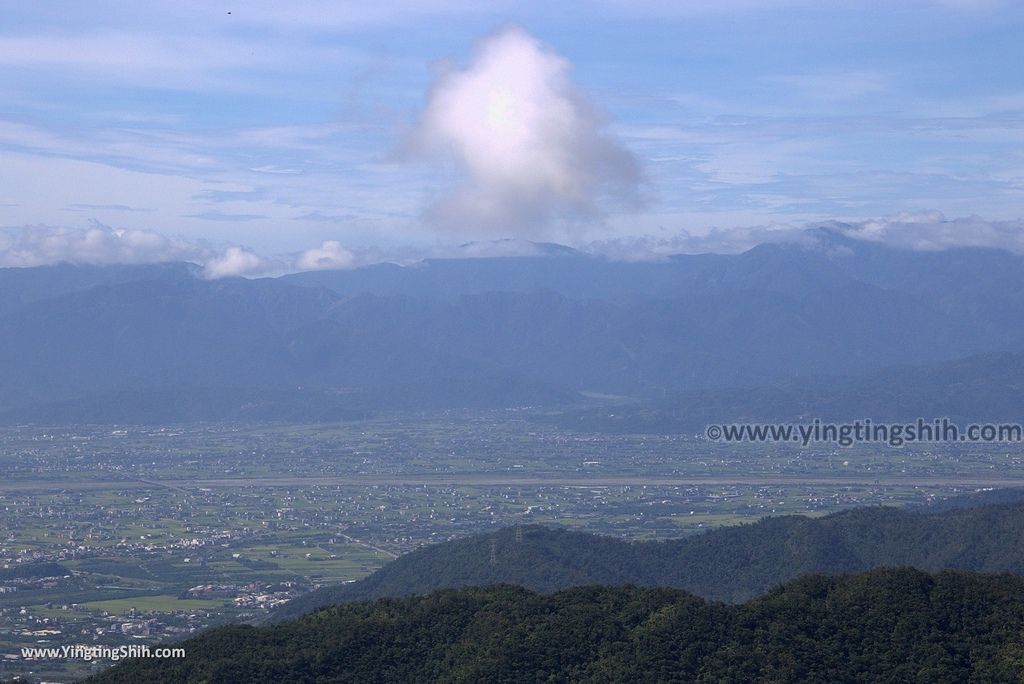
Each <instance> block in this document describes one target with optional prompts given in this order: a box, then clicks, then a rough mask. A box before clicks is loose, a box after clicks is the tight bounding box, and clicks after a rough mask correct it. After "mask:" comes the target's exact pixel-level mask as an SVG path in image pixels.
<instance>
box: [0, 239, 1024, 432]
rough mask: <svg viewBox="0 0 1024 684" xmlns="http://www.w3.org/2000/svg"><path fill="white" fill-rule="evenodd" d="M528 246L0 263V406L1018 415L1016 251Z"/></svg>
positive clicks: (671, 424)
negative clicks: (243, 260) (295, 263)
mask: <svg viewBox="0 0 1024 684" xmlns="http://www.w3.org/2000/svg"><path fill="white" fill-rule="evenodd" d="M547 252H549V253H550V254H549V255H545V256H531V257H500V258H487V259H484V258H472V259H435V260H430V261H427V262H423V263H421V264H418V265H414V266H409V267H398V266H393V265H386V264H382V265H378V266H371V267H367V268H362V269H355V270H351V271H320V272H310V273H301V274H294V275H291V276H285V277H282V278H263V279H258V280H243V279H225V280H217V281H209V280H202V279H200V278H198V277H197V271H196V269H195V268H194V267H191V266H189V265H183V264H162V265H155V266H132V267H120V266H118V267H81V266H70V265H63V266H59V267H45V268H42V269H0V283H3V284H4V285H5V286H6V287H5V289H4V290H3V291H2V300H3V301H2V302H0V397H2V399H0V418H2V419H4V420H7V421H29V422H32V421H44V422H54V421H57V422H67V421H69V420H88V421H90V422H117V421H141V422H160V421H166V420H183V419H206V420H224V419H234V417H236V416H244V415H247V414H248V415H252V416H254V417H256V419H260V420H263V419H282V420H293V419H296V418H298V419H300V420H301V419H303V416H304V415H306V416H308V418H306V419H309V420H322V419H336V418H338V417H343V416H350V415H358V414H360V413H364V412H366V411H374V410H403V409H436V408H455V407H501V406H524V405H546V406H553V405H561V406H567V405H572V404H574V403H575V404H579V402H580V401H581V399H582V396H581V393H600V394H610V395H620V396H628V397H633V398H634V399H637V400H642V401H645V402H646V403H643V404H641V405H640V406H639V407H638V408H636V409H635V410H633V412H632V413H630V412H629V411H625V410H623V411H619V412H618V413H619V415H621V416H627V419H622V420H619V421H609V422H606V423H604V424H605V425H606V426H611V429H618V427H617V426H621V427H622V429H650V428H652V427H658V426H662V427H664V428H665V429H672V430H686V431H689V430H692V429H700V428H701V427H702V426H703V424H705V423H707V422H721V421H725V420H736V419H741V418H753V417H757V416H764V418H765V419H776V418H778V419H781V418H790V417H794V416H799V415H803V414H806V413H807V412H808V410H809V407H813V408H814V410H815V411H825V412H826V413H835V414H836V416H837V417H845V418H860V417H867V416H869V415H870V417H879V418H881V417H893V418H894V417H895V416H894V415H893V414H894V412H895V411H897V409H899V408H902V407H905V406H910V407H911V408H910V409H908V411H909V412H910V413H913V415H914V416H916V415H925V416H934V415H938V414H942V415H951V416H952V415H959V413H961V412H962V411H961V409H962V408H963V407H974V408H975V411H976V412H978V411H982V410H983V409H984V410H985V411H987V412H989V413H990V414H992V415H990V416H986V417H989V418H990V419H991V418H992V416H994V415H995V414H998V415H999V416H1003V415H1015V412H1019V410H1020V409H1021V408H1024V403H1022V397H1021V392H1020V384H1019V383H1017V382H1016V380H1015V378H1017V377H1019V375H1020V369H1021V368H1022V367H1024V366H1022V364H1021V353H1022V352H1024V342H1022V340H1021V334H1020V331H1021V330H1024V260H1022V258H1021V257H1018V256H1016V255H1012V254H1009V253H1005V252H997V251H992V250H978V249H963V250H951V251H946V252H911V251H906V250H896V249H891V248H888V247H884V246H882V245H878V244H873V243H867V242H861V241H855V240H850V239H848V238H845V237H843V236H842V235H840V234H839V233H836V232H834V231H831V232H830V231H817V232H812V233H810V234H809V235H808V236H807V239H806V240H805V241H804V243H802V244H768V245H762V246H760V247H756V248H754V249H752V250H750V251H748V252H745V253H743V254H739V255H694V256H677V257H671V258H668V259H666V260H664V261H661V262H649V263H629V262H612V261H607V260H604V259H601V258H597V257H592V256H587V255H583V254H579V253H575V252H571V251H570V252H562V251H558V250H547ZM965 282H966V283H970V286H969V287H966V286H965V285H964V283H965ZM68 341H71V342H73V343H72V344H68V343H67V342H68ZM998 354H1002V356H997V355H998ZM986 355H987V357H986ZM985 358H990V359H996V361H994V362H986V361H984V359H985ZM985 363H989V366H988V367H985V366H984V364H985ZM993 363H994V366H993V365H992V364H993ZM929 364H930V366H929ZM958 364H959V365H958ZM972 364H982V367H979V368H975V367H974V366H973V365H972ZM904 366H907V367H908V368H902V367H904ZM909 366H915V367H918V368H909ZM958 368H960V370H959V371H958V370H957V369H958ZM979 370H980V371H984V372H980V373H977V372H976V371H979ZM951 371H952V372H953V375H954V376H956V374H957V373H959V376H956V377H953V379H950V378H951V377H952V376H950V372H951ZM972 374H973V375H972ZM834 377H843V378H845V379H843V380H841V381H839V382H835V381H833V380H831V379H830V378H834ZM943 378H945V380H943ZM943 383H944V384H943ZM958 383H959V384H958ZM224 388H234V389H230V390H225V389H224ZM732 388H757V389H756V390H755V391H754V393H753V394H751V393H750V391H749V390H748V389H743V390H736V389H732ZM189 392H194V396H193V406H191V407H182V406H181V405H180V403H181V401H188V393H189ZM129 396H130V397H133V400H132V401H131V402H125V401H117V400H114V401H111V402H110V403H108V404H103V401H104V400H105V399H106V398H112V397H114V398H116V397H129ZM339 397H341V398H342V399H339ZM986 398H987V400H986ZM131 404H134V406H132V405H131ZM104 405H105V406H107V410H98V409H97V407H100V406H104ZM253 406H256V407H262V408H260V409H259V410H257V411H255V412H251V411H249V407H253ZM901 413H902V411H901ZM594 415H595V416H600V415H601V413H600V412H598V413H596V414H594ZM816 415H820V414H816ZM570 420H577V421H583V423H586V422H587V421H588V420H590V419H589V418H588V416H587V414H585V413H584V414H579V415H574V416H571V417H570ZM596 422H598V423H602V422H603V421H601V420H597V421H596ZM659 429H660V428H659Z"/></svg>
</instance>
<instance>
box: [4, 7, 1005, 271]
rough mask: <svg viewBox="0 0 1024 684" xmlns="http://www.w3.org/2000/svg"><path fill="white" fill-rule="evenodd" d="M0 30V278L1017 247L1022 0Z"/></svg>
mask: <svg viewBox="0 0 1024 684" xmlns="http://www.w3.org/2000/svg"><path fill="white" fill-rule="evenodd" d="M0 16H2V17H3V19H2V22H0V266H31V265H37V264H41V263H52V262H55V261H78V262H93V263H110V262H144V261H159V260H167V259H189V260H193V261H198V262H201V263H204V264H205V265H206V270H207V273H208V274H209V275H211V276H212V277H216V276H223V275H255V274H259V273H269V272H279V271H284V270H295V269H310V268H334V267H349V266H354V265H358V264H360V263H366V262H370V261H375V260H378V261H379V260H382V259H392V260H397V259H400V258H402V257H403V256H404V257H408V256H409V255H421V256H422V255H427V256H429V255H434V256H439V255H445V254H449V253H452V250H456V252H455V253H457V246H459V245H463V244H464V243H468V242H478V243H481V244H496V245H498V247H496V248H495V249H504V250H506V251H507V250H510V249H511V250H513V251H514V250H516V249H529V245H530V243H529V242H528V241H554V242H559V243H562V244H569V245H573V246H576V247H579V248H582V249H589V250H590V251H594V252H599V253H604V254H606V255H609V256H613V257H614V258H644V257H645V255H659V254H666V253H671V252H674V251H723V252H729V251H738V250H741V249H744V248H746V247H749V246H750V245H751V244H754V243H756V242H758V241H763V240H766V239H773V237H777V236H783V235H786V234H789V233H790V232H792V231H794V230H799V229H801V228H803V227H806V226H810V225H815V224H819V223H825V222H829V223H831V224H837V223H841V224H843V225H845V226H847V229H848V230H849V231H850V232H851V233H852V234H854V235H855V236H858V237H863V238H865V239H874V240H882V241H890V242H894V243H897V244H900V245H902V246H909V247H916V248H943V247H949V246H957V245H963V244H967V245H971V244H978V245H986V246H996V247H1004V248H1008V249H1013V250H1015V251H1024V237H1022V235H1024V221H1022V217H1024V208H1022V207H1024V69H1022V67H1021V65H1022V64H1024V41H1022V40H1021V38H1020V36H1022V35H1024V3H1019V2H1013V1H1010V0H902V1H901V2H898V3H895V2H882V1H874V0H860V1H856V0H836V1H833V2H821V1H811V0H806V1H805V0H716V1H709V2H695V1H694V2H687V1H685V0H681V1H679V2H653V1H650V0H633V1H626V0H592V1H588V2H583V1H580V2H564V3H552V2H502V1H500V0H499V1H496V2H489V3H480V2H469V1H463V0H439V1H436V2H432V1H430V0H420V1H418V2H407V1H405V0H399V1H396V2H375V3H364V2H347V1H343V0H342V1H336V2H321V1H308V2H302V1H301V0H297V1H296V2H292V3H280V2H264V1H250V2H242V1H239V2H227V3H221V2H217V1H211V0H203V1H202V2H199V1H193V0H178V1H175V2H145V1H139V2H134V3H123V2H110V1H106V0H94V1H92V2H89V3H81V2H74V1H60V0H52V1H47V0H40V1H39V2H22V1H16V0H0ZM489 241H500V242H497V243H491V242H489ZM510 245H511V247H510Z"/></svg>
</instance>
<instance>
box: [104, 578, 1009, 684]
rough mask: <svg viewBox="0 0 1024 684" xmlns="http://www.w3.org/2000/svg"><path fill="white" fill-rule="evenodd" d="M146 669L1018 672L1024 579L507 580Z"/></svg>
mask: <svg viewBox="0 0 1024 684" xmlns="http://www.w3.org/2000/svg"><path fill="white" fill-rule="evenodd" d="M182 645H183V646H184V647H185V649H186V652H187V657H186V658H184V659H180V660H157V659H149V660H138V661H129V662H126V663H123V664H121V665H119V666H117V667H114V668H113V669H111V670H108V671H107V672H105V673H102V674H100V675H99V676H97V677H95V678H94V679H93V680H90V681H93V682H94V684H119V683H121V682H124V683H129V682H130V683H133V684H134V683H135V682H154V683H160V682H167V683H171V682H173V683H175V684H187V683H189V682H208V683H210V684H214V683H218V682H223V683H228V682H231V683H232V684H233V683H235V682H275V683H276V682H402V683H408V682H432V681H448V682H662V681H664V682H667V681H674V682H717V683H723V682H823V683H825V682H827V683H829V684H836V683H841V682H900V683H904V682H927V683H929V684H938V683H942V682H949V683H953V682H1020V681H1021V678H1022V677H1024V579H1022V578H1019V577H1015V576H1010V575H1001V576H989V575H977V574H971V573H963V572H944V573H941V574H938V575H934V576H933V575H928V574H926V573H923V572H920V571H917V570H912V569H907V568H904V569H884V570H876V571H872V572H870V573H865V574H861V575H854V576H843V577H834V578H829V577H823V576H812V577H807V578H804V579H800V580H797V581H794V582H792V583H790V584H788V585H786V586H783V587H781V588H779V589H776V590H774V591H772V592H771V593H769V594H767V595H765V596H763V597H761V598H758V599H755V600H753V601H751V602H749V603H747V604H744V605H734V606H730V605H726V604H721V603H714V602H708V601H705V600H703V599H699V598H697V597H695V596H692V595H690V594H687V593H685V592H682V591H679V590H673V589H651V588H647V589H641V588H635V587H619V588H608V587H582V588H576V589H571V590H566V591H563V592H559V593H556V594H537V593H532V592H530V591H528V590H526V589H522V588H518V587H510V586H494V587H488V588H463V589H460V590H446V591H441V592H437V593H434V594H430V595H428V596H426V597H416V598H407V599H383V600H379V601H376V602H369V603H355V604H348V605H342V606H336V607H332V608H328V609H325V610H322V611H318V612H316V613H313V614H311V615H308V616H305V617H303V618H301V619H299V620H297V621H292V622H286V623H282V624H279V625H275V626H272V627H264V628H255V627H250V626H231V627H224V628H220V629H215V630H213V631H210V632H207V633H206V634H203V635H201V636H199V637H196V638H194V639H190V640H188V641H186V642H184V643H183V644H182Z"/></svg>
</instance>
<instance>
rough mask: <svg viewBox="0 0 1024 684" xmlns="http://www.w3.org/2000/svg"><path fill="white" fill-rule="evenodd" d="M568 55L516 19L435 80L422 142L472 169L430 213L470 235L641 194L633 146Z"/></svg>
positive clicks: (419, 146)
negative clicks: (613, 128) (578, 77)
mask: <svg viewBox="0 0 1024 684" xmlns="http://www.w3.org/2000/svg"><path fill="white" fill-rule="evenodd" d="M569 71H570V64H569V62H567V61H566V60H565V59H563V58H562V57H560V56H559V55H557V54H555V53H554V52H552V51H550V50H548V49H547V48H545V47H544V46H542V45H541V44H540V43H539V42H538V41H537V40H536V39H535V38H533V37H532V36H531V35H529V34H528V33H527V32H526V31H524V30H523V29H520V28H518V27H510V28H506V29H504V30H502V31H500V32H498V33H496V34H494V35H492V36H491V37H489V38H488V39H487V40H485V41H484V42H483V43H482V45H481V46H480V48H479V50H478V51H477V54H476V55H475V58H474V60H473V62H472V63H471V64H470V65H469V67H468V68H466V69H450V70H448V71H447V72H446V73H444V74H443V75H441V76H440V77H439V78H438V80H437V82H436V83H435V84H434V86H433V88H432V89H431V91H430V93H429V97H428V102H427V105H426V109H425V110H424V112H423V114H422V116H421V119H420V122H419V125H418V127H417V129H416V131H415V133H414V136H413V146H414V148H415V149H416V150H417V151H420V152H425V153H433V154H449V155H451V156H452V157H454V159H455V160H456V161H457V163H458V164H459V166H460V168H461V170H462V171H464V172H465V175H466V178H465V181H464V182H463V184H462V185H461V186H459V187H457V188H456V189H455V190H454V191H453V192H452V193H451V194H449V195H448V196H447V197H445V198H443V199H441V200H440V201H438V202H436V203H435V204H433V206H432V207H430V209H429V211H428V216H429V217H430V218H431V219H433V220H434V221H435V222H437V223H438V224H440V225H442V226H444V227H446V228H448V229H452V230H455V231H456V232H461V233H465V234H484V235H506V234H508V233H509V232H515V233H518V234H520V235H539V234H545V232H546V229H547V228H548V227H549V225H550V224H551V222H553V221H556V220H559V219H573V218H579V217H588V218H594V217H596V216H598V215H599V213H600V211H599V205H600V204H601V203H602V201H603V200H606V199H608V198H610V197H615V198H618V199H622V198H627V199H632V200H636V199H637V197H638V194H637V189H638V186H639V184H640V182H641V173H640V170H639V168H638V165H637V162H636V160H635V159H634V157H633V155H632V154H631V153H630V152H629V151H628V150H626V149H625V148H624V147H623V146H621V145H620V144H619V143H618V142H617V141H616V140H614V139H613V138H612V137H611V136H610V135H609V134H608V133H606V132H605V130H604V123H605V122H604V119H603V117H602V115H601V114H600V113H599V112H598V111H597V110H596V109H595V108H594V107H593V106H592V105H591V104H590V102H589V101H588V100H587V98H586V97H585V95H584V94H583V93H582V92H581V91H580V90H579V89H578V88H577V87H576V86H575V85H574V84H573V83H572V81H571V80H570V78H569Z"/></svg>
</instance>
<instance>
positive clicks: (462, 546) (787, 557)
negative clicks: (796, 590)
mask: <svg viewBox="0 0 1024 684" xmlns="http://www.w3.org/2000/svg"><path fill="white" fill-rule="evenodd" d="M995 501H1008V502H1007V503H1001V504H996V503H990V502H995ZM1010 502H1012V503H1010ZM1021 529H1024V495H1022V493H1021V492H1019V491H1009V492H1002V493H1000V494H999V496H998V497H985V496H983V497H979V498H978V499H977V500H975V499H970V500H964V501H959V502H958V503H955V504H948V505H945V506H943V507H942V508H941V509H939V510H929V509H917V510H904V509H896V508H882V507H876V508H860V509H855V510H852V511H846V512H842V513H835V514H832V515H828V516H825V517H822V518H812V517H806V516H799V515H792V516H777V517H769V518H765V519H763V520H761V521H759V522H757V523H753V524H749V525H740V526H736V527H725V528H719V529H715V530H711V531H709V532H705V533H703V534H700V535H697V536H692V537H685V538H682V539H676V540H672V541H660V542H654V541H651V542H628V541H624V540H622V539H617V538H613V537H605V536H600V535H594V534H587V533H582V532H573V531H569V530H564V529H557V528H548V527H539V526H524V527H522V528H521V529H520V530H519V531H518V533H517V532H516V531H515V530H514V529H512V528H509V529H503V530H500V531H498V532H495V533H492V534H483V535H477V536H472V537H467V538H463V539H457V540H455V541H451V542H446V543H442V544H436V545H432V546H426V547H423V548H421V549H418V550H416V551H413V552H411V553H408V554H406V555H404V556H401V557H399V558H398V559H397V560H395V561H393V562H391V563H389V564H387V565H385V566H384V567H383V568H381V569H380V570H378V571H376V572H375V573H373V574H372V575H370V576H369V577H367V578H365V579H362V580H360V581H358V582H354V583H351V584H345V585H338V586H331V587H324V588H321V589H318V590H316V591H313V592H310V593H308V594H305V595H304V596H300V597H298V598H296V599H293V600H292V601H290V602H288V603H287V604H285V605H284V606H282V607H281V608H279V609H278V610H277V611H276V612H274V613H271V615H270V616H269V617H268V618H267V621H271V622H273V621H279V620H284V619H290V618H295V617H298V616H300V615H303V614H305V613H308V612H310V611H312V610H315V609H317V608H321V607H323V606H329V605H334V604H338V603H349V602H353V601H364V600H369V599H379V598H385V597H400V596H408V595H421V594H427V593H429V592H431V591H435V590H438V589H447V588H454V587H462V586H486V585H491V584H516V585H519V586H523V587H526V588H528V589H531V590H534V591H544V592H550V591H556V590H560V589H566V588H569V587H573V586H583V585H588V584H603V585H622V584H632V585H636V586H661V587H674V588H677V589H683V590H686V591H688V592H691V593H693V594H696V595H698V596H701V597H704V598H707V599H713V600H718V601H729V602H738V601H746V600H749V599H751V598H753V597H755V596H758V595H759V594H762V593H764V592H765V591H767V590H769V589H771V588H772V587H774V586H776V585H778V584H782V583H783V582H787V581H790V580H792V579H795V578H797V577H800V576H802V575H808V574H828V575H835V574H841V573H853V572H862V571H866V570H871V569H873V568H878V567H883V566H910V567H915V568H919V569H921V570H927V571H931V572H935V571H939V570H945V569H962V570H974V571H979V572H1011V573H1014V574H1019V575H1024V537H1022V535H1021V533H1020V531H1021ZM492 548H493V549H494V562H493V563H492V562H491V549H492Z"/></svg>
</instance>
